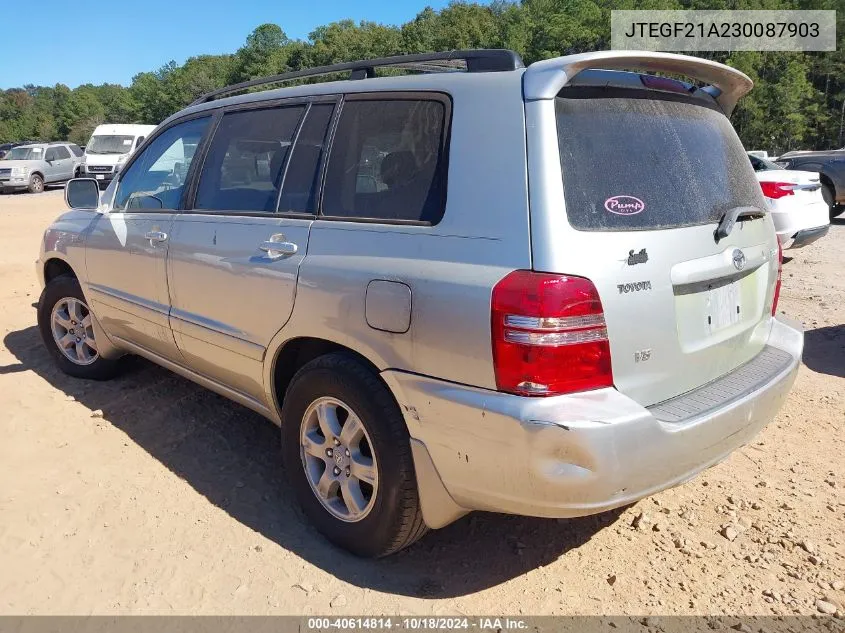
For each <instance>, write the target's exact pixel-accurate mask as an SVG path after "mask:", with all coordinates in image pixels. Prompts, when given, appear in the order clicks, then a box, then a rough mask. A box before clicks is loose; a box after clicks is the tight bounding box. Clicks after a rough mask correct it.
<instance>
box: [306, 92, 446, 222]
mask: <svg viewBox="0 0 845 633" xmlns="http://www.w3.org/2000/svg"><path fill="white" fill-rule="evenodd" d="M445 122H446V106H445V105H444V103H443V102H442V101H436V100H427V99H382V100H354V101H348V102H347V103H345V104H344V106H343V110H342V111H341V115H340V121H339V123H338V127H337V131H336V133H335V138H334V142H333V144H332V152H331V155H330V157H329V164H328V171H327V175H326V186H325V193H324V196H323V209H322V212H323V214H324V215H327V216H335V217H349V218H370V219H383V220H387V221H390V220H414V221H423V222H429V223H431V224H437V222H439V221H440V219H441V217H442V216H443V207H444V204H445V193H446V169H445V168H446V161H445V155H444V154H445V151H444V134H445Z"/></svg>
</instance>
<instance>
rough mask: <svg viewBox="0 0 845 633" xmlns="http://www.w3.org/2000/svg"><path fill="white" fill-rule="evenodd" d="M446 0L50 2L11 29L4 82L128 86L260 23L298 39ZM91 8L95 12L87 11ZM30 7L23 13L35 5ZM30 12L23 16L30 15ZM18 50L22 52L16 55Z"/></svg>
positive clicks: (230, 47) (237, 40)
mask: <svg viewBox="0 0 845 633" xmlns="http://www.w3.org/2000/svg"><path fill="white" fill-rule="evenodd" d="M446 4H447V1H446V0H428V1H426V0H353V1H350V0H310V1H309V0H305V1H303V0H275V1H273V0H240V1H236V2H233V1H226V0H205V1H203V0H142V1H141V0H109V1H108V2H105V3H90V2H72V1H71V2H69V1H67V0H46V1H45V2H42V3H40V4H39V11H38V13H39V16H40V18H39V19H38V20H37V24H36V25H35V26H34V27H33V28H25V27H23V23H20V24H11V23H10V24H9V25H8V27H9V28H6V29H3V51H4V55H3V57H4V59H3V60H2V61H0V88H11V87H18V86H23V85H24V84H30V83H31V84H36V85H45V86H52V85H55V84H57V83H63V84H66V85H68V86H70V87H71V88H75V87H76V86H78V85H80V84H85V83H94V84H100V83H119V84H123V85H128V84H129V82H130V81H131V80H132V77H133V75H135V74H136V73H139V72H143V71H147V70H155V69H157V68H159V67H160V66H162V65H163V64H166V63H167V62H168V61H170V60H171V59H174V60H176V61H177V62H179V63H182V62H184V61H185V60H186V59H187V58H188V57H192V56H194V55H200V54H204V53H209V54H215V53H231V52H234V51H235V50H237V49H238V48H239V47H240V46H242V45H243V43H244V41H245V40H246V36H247V35H249V33H250V32H251V31H252V30H253V29H254V28H255V27H256V26H258V25H259V24H263V23H265V22H274V23H276V24H278V25H279V26H281V27H282V29H284V31H285V32H286V33H287V34H288V37H291V38H305V37H307V36H308V33H310V32H311V31H312V30H314V28H315V27H317V26H320V25H323V24H327V23H329V22H334V21H337V20H342V19H346V18H350V19H353V20H355V21H359V20H372V21H375V22H381V23H383V24H401V23H402V22H406V21H407V20H410V19H411V18H413V17H414V16H415V15H416V14H417V13H419V12H420V11H421V10H422V9H423V8H424V7H425V6H426V5H430V6H432V7H434V8H435V9H439V8H441V7H443V6H445V5H446ZM88 7H90V8H91V9H92V10H91V11H90V12H89V11H86V8H88ZM22 10H23V12H24V13H23V14H26V13H27V11H26V10H25V9H22ZM23 14H22V15H23ZM15 52H18V55H15Z"/></svg>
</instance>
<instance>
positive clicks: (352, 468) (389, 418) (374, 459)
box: [282, 353, 427, 558]
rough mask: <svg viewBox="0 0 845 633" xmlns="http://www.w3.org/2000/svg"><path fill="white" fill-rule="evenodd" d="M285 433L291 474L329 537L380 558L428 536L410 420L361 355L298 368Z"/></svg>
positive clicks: (328, 357) (325, 359)
mask: <svg viewBox="0 0 845 633" xmlns="http://www.w3.org/2000/svg"><path fill="white" fill-rule="evenodd" d="M282 436H283V438H282V439H283V456H284V462H285V469H286V471H287V476H288V479H289V480H290V482H291V485H292V486H293V488H294V490H295V491H296V494H297V497H298V499H299V502H300V504H301V505H302V508H303V511H304V512H305V514H306V515H307V516H308V518H309V519H310V520H311V522H312V523H313V524H314V526H315V527H316V528H317V530H319V531H320V532H321V533H322V534H323V535H324V536H325V537H326V538H328V539H329V540H330V541H332V542H333V543H335V544H336V545H338V546H340V547H342V548H344V549H347V550H349V551H350V552H352V553H354V554H357V555H358V556H365V557H371V558H374V557H380V556H387V555H388V554H392V553H394V552H397V551H399V550H400V549H402V548H404V547H407V546H408V545H410V544H412V543H413V542H414V541H416V540H417V539H419V538H420V537H421V536H422V535H423V534H425V532H426V531H427V528H426V526H425V523H424V522H423V518H422V511H421V509H420V501H419V495H418V493H417V482H416V474H415V471H414V462H413V458H412V456H411V445H410V436H409V435H408V429H407V427H406V426H405V421H404V419H403V418H402V414H401V412H400V410H399V407H398V405H397V404H396V402H395V400H394V399H393V396H392V394H391V393H390V391H389V390H388V389H387V387H386V386H385V385H384V383H383V382H381V380H380V379H379V378H378V376H376V375H375V374H374V373H373V372H372V371H371V370H370V369H369V368H367V367H366V366H365V365H364V364H363V363H361V362H359V361H358V360H357V359H356V358H355V357H353V356H352V355H350V354H345V353H333V354H328V355H326V356H321V357H320V358H317V359H316V360H313V361H311V362H310V363H307V364H306V365H305V366H304V367H302V368H301V369H300V370H299V371H298V372H297V373H296V375H295V376H294V378H293V380H292V381H291V383H290V386H289V387H288V390H287V393H286V394H285V399H284V406H283V410H282Z"/></svg>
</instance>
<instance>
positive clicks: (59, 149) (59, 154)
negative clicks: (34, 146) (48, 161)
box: [52, 145, 70, 160]
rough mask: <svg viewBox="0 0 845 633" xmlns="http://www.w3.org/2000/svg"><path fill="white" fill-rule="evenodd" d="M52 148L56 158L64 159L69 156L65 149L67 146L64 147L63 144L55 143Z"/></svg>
mask: <svg viewBox="0 0 845 633" xmlns="http://www.w3.org/2000/svg"><path fill="white" fill-rule="evenodd" d="M52 149H53V150H54V151H55V152H56V159H57V160H64V159H65V158H70V152H69V151H67V147H65V146H64V145H56V146H55V147H54V148H52Z"/></svg>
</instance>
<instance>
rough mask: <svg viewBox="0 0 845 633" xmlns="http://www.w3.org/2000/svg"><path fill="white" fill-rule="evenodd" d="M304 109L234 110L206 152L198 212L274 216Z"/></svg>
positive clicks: (199, 189) (198, 196) (302, 107)
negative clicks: (285, 168)
mask: <svg viewBox="0 0 845 633" xmlns="http://www.w3.org/2000/svg"><path fill="white" fill-rule="evenodd" d="M303 112H305V106H304V105H299V106H289V107H284V108H267V109H264V110H246V111H243V112H230V113H228V114H225V115H224V116H223V119H222V120H221V121H220V126H219V127H218V128H217V132H216V133H215V134H214V139H213V140H212V142H211V146H210V148H209V150H208V156H207V157H206V159H205V164H204V165H203V168H202V175H201V176H200V182H199V187H198V188H197V196H196V202H195V203H194V208H195V209H207V210H216V211H264V212H268V213H272V212H275V210H276V203H277V202H278V199H279V191H280V189H281V187H282V177H283V176H284V167H285V161H286V159H287V156H288V152H289V150H290V145H291V141H292V139H293V135H294V132H296V128H297V125H298V124H299V120H300V119H301V118H302V114H303Z"/></svg>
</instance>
